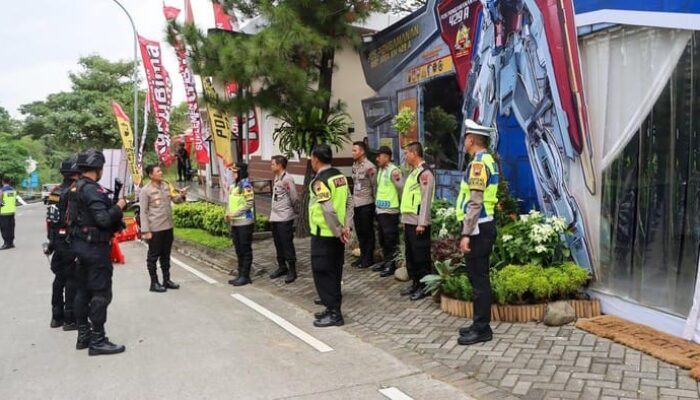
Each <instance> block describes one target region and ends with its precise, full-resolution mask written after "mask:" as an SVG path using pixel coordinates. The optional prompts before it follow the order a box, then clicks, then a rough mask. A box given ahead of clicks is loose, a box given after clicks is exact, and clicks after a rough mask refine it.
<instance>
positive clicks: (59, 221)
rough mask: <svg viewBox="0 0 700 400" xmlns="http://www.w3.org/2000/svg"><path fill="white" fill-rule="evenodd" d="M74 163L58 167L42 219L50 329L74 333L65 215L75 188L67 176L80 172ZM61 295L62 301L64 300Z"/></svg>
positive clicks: (72, 278) (71, 256) (71, 263)
mask: <svg viewBox="0 0 700 400" xmlns="http://www.w3.org/2000/svg"><path fill="white" fill-rule="evenodd" d="M76 161H77V160H75V159H72V160H71V159H68V160H65V161H64V162H63V163H61V173H63V174H64V179H63V183H61V184H60V185H59V186H56V187H55V188H54V189H53V190H52V191H51V193H50V194H49V196H48V198H47V204H48V206H49V207H48V210H47V215H46V233H47V239H48V249H47V255H48V254H52V256H51V271H52V272H53V273H54V280H53V285H52V294H51V314H52V318H51V327H52V328H58V327H60V326H61V325H63V330H64V331H72V330H75V329H77V325H76V322H75V314H74V312H73V303H74V301H75V294H76V291H77V286H78V284H77V281H76V275H75V274H76V263H75V259H76V256H75V252H73V250H71V246H70V243H68V241H67V240H68V226H67V224H66V211H67V208H68V192H69V191H70V189H71V187H73V185H74V184H75V180H74V179H72V178H71V174H77V173H79V172H80V170H78V166H77V165H76V164H75V163H76ZM64 291H65V299H64Z"/></svg>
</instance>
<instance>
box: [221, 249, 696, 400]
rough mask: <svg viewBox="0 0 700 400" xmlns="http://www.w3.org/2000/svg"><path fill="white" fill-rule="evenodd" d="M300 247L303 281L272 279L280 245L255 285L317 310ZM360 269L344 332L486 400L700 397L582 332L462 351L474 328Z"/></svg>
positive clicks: (529, 333)
mask: <svg viewBox="0 0 700 400" xmlns="http://www.w3.org/2000/svg"><path fill="white" fill-rule="evenodd" d="M295 243H296V249H297V256H298V258H299V262H298V263H299V266H300V278H299V279H298V280H297V281H296V282H294V283H293V284H290V285H286V284H285V283H284V282H283V280H282V279H279V280H276V281H271V280H270V279H269V278H268V277H267V275H268V274H269V273H270V272H271V271H272V270H273V269H274V268H275V266H276V261H275V250H274V245H273V243H272V241H271V240H263V241H256V242H255V243H254V247H253V249H254V275H257V276H254V278H253V279H254V282H253V285H254V286H256V287H262V288H265V289H267V290H270V291H271V292H273V293H275V294H276V295H278V296H280V297H283V298H285V299H286V300H288V301H291V302H293V303H295V304H298V305H299V306H301V307H302V308H305V309H308V310H310V311H317V310H318V308H319V307H318V306H315V305H314V304H313V299H314V297H315V296H316V294H315V288H314V284H313V279H312V277H311V273H310V257H309V241H308V239H297V240H296V241H295ZM351 260H352V257H351V256H349V255H348V256H347V257H346V266H345V270H344V279H343V314H344V316H345V322H346V325H345V326H344V327H343V328H342V329H346V330H347V331H349V332H351V333H353V334H355V335H357V336H359V337H360V338H362V339H363V340H365V341H367V342H370V343H372V344H374V345H376V346H378V347H380V348H382V349H384V350H386V351H388V352H390V353H392V354H394V355H395V356H396V357H398V358H400V359H402V360H403V361H405V362H409V363H411V364H413V365H416V366H418V367H420V368H422V369H423V370H425V371H427V372H428V373H430V374H431V375H433V376H434V377H435V378H437V379H440V380H443V381H446V382H448V383H450V384H453V385H455V386H457V387H459V388H460V389H462V390H464V391H465V392H466V393H468V394H469V395H471V396H474V397H476V398H479V399H486V400H490V399H517V398H522V399H680V398H684V399H685V398H693V399H698V398H700V385H698V382H696V381H694V380H693V379H691V378H690V377H689V376H688V371H685V370H683V369H680V368H678V367H675V366H673V365H670V364H667V363H664V362H662V361H659V360H656V359H655V358H652V357H650V356H647V355H645V354H643V353H641V352H639V351H637V350H633V349H630V348H627V347H624V346H622V345H619V344H616V343H614V342H612V341H610V340H608V339H603V338H599V337H597V336H595V335H591V334H588V333H586V332H584V331H581V330H579V329H576V328H575V327H574V326H573V325H567V326H563V327H547V326H545V325H542V324H535V323H527V324H520V323H519V324H513V323H504V322H500V323H499V322H495V323H493V324H492V328H493V331H494V340H493V341H491V342H488V343H485V344H478V345H475V346H459V345H457V329H458V328H460V327H462V326H465V325H467V324H468V322H469V321H468V320H466V319H462V318H457V317H452V316H449V315H447V314H445V313H443V312H442V311H441V310H440V307H439V304H437V303H435V301H434V300H432V299H430V298H428V299H425V300H421V301H418V302H411V301H409V300H408V299H406V298H405V297H401V296H399V294H398V293H399V290H401V289H402V288H403V287H404V286H405V285H407V284H406V283H402V282H398V281H396V280H395V279H393V278H380V277H379V276H378V274H377V273H375V272H371V271H370V270H360V269H357V268H353V267H350V266H349V261H351ZM225 267H228V269H230V268H231V265H228V266H225ZM311 322H312V321H309V326H311ZM310 329H314V328H310ZM368 368H371V366H368Z"/></svg>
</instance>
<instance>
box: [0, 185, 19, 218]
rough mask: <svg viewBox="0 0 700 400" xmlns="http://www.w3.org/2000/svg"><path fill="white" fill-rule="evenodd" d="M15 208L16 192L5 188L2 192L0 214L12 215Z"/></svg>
mask: <svg viewBox="0 0 700 400" xmlns="http://www.w3.org/2000/svg"><path fill="white" fill-rule="evenodd" d="M16 209H17V192H15V191H14V190H7V191H3V192H2V206H1V207H0V215H13V214H14V213H15V210H16Z"/></svg>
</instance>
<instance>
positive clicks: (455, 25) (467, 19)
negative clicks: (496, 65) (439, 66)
mask: <svg viewBox="0 0 700 400" xmlns="http://www.w3.org/2000/svg"><path fill="white" fill-rule="evenodd" d="M437 10H438V14H439V20H440V34H441V35H442V40H444V41H445V43H446V44H447V46H448V47H449V48H450V54H451V55H452V61H453V63H454V67H455V72H456V73H457V83H458V84H459V89H460V90H462V91H464V89H465V86H466V84H467V75H468V74H469V71H470V70H471V68H472V53H473V49H474V41H475V39H476V35H477V30H478V29H479V27H478V25H477V24H478V23H479V15H481V2H480V1H479V0H446V1H443V2H442V3H440V5H438V7H437Z"/></svg>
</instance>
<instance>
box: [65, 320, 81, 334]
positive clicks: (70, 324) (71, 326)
mask: <svg viewBox="0 0 700 400" xmlns="http://www.w3.org/2000/svg"><path fill="white" fill-rule="evenodd" d="M77 329H78V324H76V323H75V322H66V323H65V324H63V330H64V331H66V332H68V331H74V330H77Z"/></svg>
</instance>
